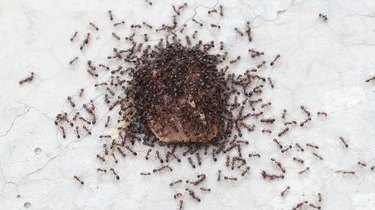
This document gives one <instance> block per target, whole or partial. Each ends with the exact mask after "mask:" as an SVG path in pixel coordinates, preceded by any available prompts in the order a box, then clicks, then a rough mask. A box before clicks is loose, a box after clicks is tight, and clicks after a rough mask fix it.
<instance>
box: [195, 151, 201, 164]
mask: <svg viewBox="0 0 375 210" xmlns="http://www.w3.org/2000/svg"><path fill="white" fill-rule="evenodd" d="M195 156H196V157H197V160H198V165H202V161H201V156H200V154H199V152H197V153H195Z"/></svg>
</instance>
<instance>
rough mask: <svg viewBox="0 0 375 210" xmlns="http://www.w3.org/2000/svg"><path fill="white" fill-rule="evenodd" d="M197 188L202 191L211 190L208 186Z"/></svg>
mask: <svg viewBox="0 0 375 210" xmlns="http://www.w3.org/2000/svg"><path fill="white" fill-rule="evenodd" d="M199 189H200V190H202V191H204V192H211V189H210V188H204V187H200V188H199Z"/></svg>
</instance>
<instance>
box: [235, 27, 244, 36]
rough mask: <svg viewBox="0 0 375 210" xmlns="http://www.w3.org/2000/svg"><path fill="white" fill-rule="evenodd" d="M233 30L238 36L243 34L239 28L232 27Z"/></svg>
mask: <svg viewBox="0 0 375 210" xmlns="http://www.w3.org/2000/svg"><path fill="white" fill-rule="evenodd" d="M234 30H235V31H236V32H237V33H238V34H239V35H240V36H244V34H243V32H242V31H240V29H238V28H234Z"/></svg>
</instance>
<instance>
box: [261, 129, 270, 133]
mask: <svg viewBox="0 0 375 210" xmlns="http://www.w3.org/2000/svg"><path fill="white" fill-rule="evenodd" d="M262 133H269V134H271V133H272V131H271V130H270V129H263V130H262Z"/></svg>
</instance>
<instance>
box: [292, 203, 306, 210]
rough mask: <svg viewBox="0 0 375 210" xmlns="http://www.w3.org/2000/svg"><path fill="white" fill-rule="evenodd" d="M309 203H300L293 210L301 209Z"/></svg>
mask: <svg viewBox="0 0 375 210" xmlns="http://www.w3.org/2000/svg"><path fill="white" fill-rule="evenodd" d="M307 203H308V202H307V201H303V202H301V203H298V204H297V205H296V206H295V207H293V209H292V210H297V209H299V208H301V207H302V206H303V205H304V204H307Z"/></svg>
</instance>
